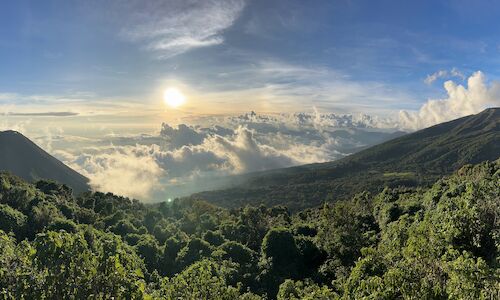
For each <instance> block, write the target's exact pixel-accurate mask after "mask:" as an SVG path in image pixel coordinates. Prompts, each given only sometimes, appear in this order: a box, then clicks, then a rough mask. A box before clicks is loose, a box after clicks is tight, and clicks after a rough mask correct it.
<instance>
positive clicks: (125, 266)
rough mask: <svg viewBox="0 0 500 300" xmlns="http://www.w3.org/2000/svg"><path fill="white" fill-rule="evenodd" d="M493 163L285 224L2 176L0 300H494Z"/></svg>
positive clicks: (274, 216) (266, 214)
mask: <svg viewBox="0 0 500 300" xmlns="http://www.w3.org/2000/svg"><path fill="white" fill-rule="evenodd" d="M499 180H500V160H497V161H495V162H483V163H481V164H478V165H475V166H474V165H466V166H464V167H462V168H461V169H460V170H459V171H458V172H456V173H455V174H453V175H452V176H449V177H445V178H442V179H439V180H438V181H437V182H436V183H434V184H433V185H432V187H430V188H417V189H409V188H400V189H384V191H382V192H381V193H380V194H378V195H369V194H368V193H363V194H361V195H358V196H356V197H354V198H352V199H350V200H347V201H338V202H335V203H333V204H328V205H324V206H322V207H320V208H318V209H308V210H305V211H302V212H300V213H298V214H291V213H290V212H289V211H288V210H287V209H286V208H284V207H271V208H266V207H262V206H259V207H256V206H249V207H246V208H241V209H235V210H227V209H223V208H219V207H216V206H213V205H210V204H208V203H206V202H204V201H197V200H192V199H188V200H186V201H185V200H180V199H176V200H173V201H169V202H162V203H157V204H155V205H148V204H144V203H141V202H139V201H137V200H130V199H128V198H123V197H118V196H115V195H113V194H111V193H106V194H104V193H99V192H95V193H84V194H82V195H80V196H79V197H76V198H75V197H74V196H72V195H69V194H68V193H66V189H64V188H62V187H60V186H59V185H58V184H56V183H54V184H51V185H50V187H49V188H47V187H48V186H47V185H32V184H28V183H26V182H24V181H23V180H20V179H19V178H17V177H15V176H12V175H9V174H0V254H1V255H0V294H1V295H2V299H68V298H69V299H89V298H91V299H94V298H96V299H227V300H229V299H231V300H233V299H240V300H264V299H269V300H272V299H278V300H289V299H332V300H334V299H336V300H340V299H366V298H370V299H498V297H496V296H497V295H498V294H499V293H500V285H499V280H498V270H499V269H498V267H499V265H498V261H499V257H500V256H499V254H500V251H499V248H498V245H499V244H500V236H499V235H498V232H499V230H500V206H499V205H498V204H499V199H500V189H499V186H498V182H499Z"/></svg>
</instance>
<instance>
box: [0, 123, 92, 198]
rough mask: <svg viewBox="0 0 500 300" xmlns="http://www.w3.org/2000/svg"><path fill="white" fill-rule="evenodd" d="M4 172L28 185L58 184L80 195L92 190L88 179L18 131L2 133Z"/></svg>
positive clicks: (0, 145)
mask: <svg viewBox="0 0 500 300" xmlns="http://www.w3.org/2000/svg"><path fill="white" fill-rule="evenodd" d="M0 170H1V171H7V172H10V173H12V174H14V175H16V176H19V177H21V178H23V179H25V180H28V181H36V180H39V179H50V180H55V181H58V182H61V183H64V184H66V185H68V186H69V187H71V188H72V189H73V190H74V191H75V192H77V193H80V192H84V191H87V190H89V186H88V179H87V178H85V177H84V176H83V175H81V174H79V173H78V172H76V171H74V170H73V169H71V168H69V167H68V166H66V165H65V164H63V163H62V162H61V161H59V160H57V159H56V158H55V157H53V156H51V155H50V154H49V153H47V152H45V151H44V150H43V149H42V148H40V147H38V146H37V145H36V144H35V143H33V142H32V141H31V140H30V139H28V138H27V137H25V136H24V135H23V134H22V133H20V132H18V131H14V130H5V131H0Z"/></svg>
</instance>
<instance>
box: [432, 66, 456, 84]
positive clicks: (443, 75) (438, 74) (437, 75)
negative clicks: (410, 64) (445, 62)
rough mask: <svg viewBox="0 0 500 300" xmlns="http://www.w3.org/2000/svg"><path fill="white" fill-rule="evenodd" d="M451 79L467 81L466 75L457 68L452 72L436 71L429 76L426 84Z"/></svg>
mask: <svg viewBox="0 0 500 300" xmlns="http://www.w3.org/2000/svg"><path fill="white" fill-rule="evenodd" d="M451 77H455V78H460V79H462V80H464V79H465V75H464V74H463V73H462V72H460V71H459V70H458V69H457V68H453V69H451V70H450V71H448V70H439V71H436V72H434V73H432V74H430V75H427V77H426V78H425V80H424V82H425V83H426V84H432V83H433V82H434V81H436V80H438V79H440V78H451Z"/></svg>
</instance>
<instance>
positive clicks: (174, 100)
mask: <svg viewBox="0 0 500 300" xmlns="http://www.w3.org/2000/svg"><path fill="white" fill-rule="evenodd" d="M163 100H164V101H165V104H167V105H168V106H170V107H172V108H177V107H179V106H181V105H182V104H184V102H186V97H185V96H184V95H183V94H182V93H181V92H180V91H179V90H178V89H176V88H168V89H166V90H165V93H164V94H163Z"/></svg>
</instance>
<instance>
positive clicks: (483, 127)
mask: <svg viewBox="0 0 500 300" xmlns="http://www.w3.org/2000/svg"><path fill="white" fill-rule="evenodd" d="M499 156H500V108H490V109H487V110H485V111H483V112H481V113H479V114H476V115H471V116H467V117H463V118H460V119H456V120H453V121H450V122H446V123H441V124H438V125H435V126H432V127H429V128H426V129H423V130H420V131H417V132H414V133H411V134H407V135H404V136H401V137H398V138H395V139H392V140H390V141H387V142H385V143H382V144H379V145H376V146H373V147H370V148H368V149H365V150H363V151H360V152H358V153H355V154H353V155H350V156H348V157H345V158H343V159H340V160H338V161H334V162H328V163H321V164H311V165H304V166H298V167H292V168H286V169H278V170H271V171H266V172H259V173H253V174H248V175H246V176H245V177H244V178H245V181H244V183H242V184H239V185H238V186H234V187H232V188H228V189H224V190H217V191H209V192H202V193H197V194H194V195H193V196H192V197H195V198H202V199H205V200H208V201H209V202H212V203H214V204H217V205H221V206H225V207H239V206H243V205H246V204H251V205H256V204H258V203H263V204H265V205H287V206H288V207H289V208H290V209H292V210H298V209H303V208H306V207H313V206H316V205H319V204H321V203H322V202H324V201H325V200H326V201H328V200H338V199H347V198H350V197H352V196H353V195H354V194H356V193H358V192H362V191H371V192H378V191H380V190H382V189H383V188H384V187H385V186H389V187H395V186H420V185H426V184H430V183H432V182H434V181H436V180H437V179H438V178H440V177H442V176H443V175H448V174H450V173H451V172H453V171H455V170H456V169H458V168H459V167H461V166H463V165H464V164H473V163H479V162H481V161H485V160H496V159H497V158H499Z"/></svg>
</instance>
